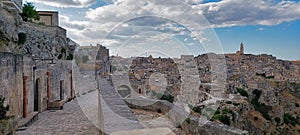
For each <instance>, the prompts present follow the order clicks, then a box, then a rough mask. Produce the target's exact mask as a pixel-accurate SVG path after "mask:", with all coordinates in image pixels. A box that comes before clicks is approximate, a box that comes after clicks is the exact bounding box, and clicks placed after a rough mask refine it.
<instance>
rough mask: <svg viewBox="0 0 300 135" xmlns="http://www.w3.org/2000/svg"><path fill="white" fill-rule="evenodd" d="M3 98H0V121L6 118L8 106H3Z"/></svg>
mask: <svg viewBox="0 0 300 135" xmlns="http://www.w3.org/2000/svg"><path fill="white" fill-rule="evenodd" d="M4 101H5V98H4V97H3V98H2V96H0V120H2V119H5V118H6V112H7V111H8V110H9V106H8V105H7V106H4Z"/></svg>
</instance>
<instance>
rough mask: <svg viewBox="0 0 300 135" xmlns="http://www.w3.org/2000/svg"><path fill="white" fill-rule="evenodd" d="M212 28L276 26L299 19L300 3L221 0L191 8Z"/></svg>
mask: <svg viewBox="0 0 300 135" xmlns="http://www.w3.org/2000/svg"><path fill="white" fill-rule="evenodd" d="M193 7H194V8H195V9H196V10H199V13H201V14H202V15H204V16H205V17H206V18H207V20H208V21H209V22H210V23H211V24H212V25H213V26H214V27H230V26H240V25H257V24H259V25H277V24H280V23H282V22H286V21H291V20H296V19H300V3H299V2H295V1H280V2H274V1H272V0H251V1H241V0H223V1H220V2H211V3H205V4H199V5H196V6H193Z"/></svg>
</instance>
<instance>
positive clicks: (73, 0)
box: [27, 0, 96, 8]
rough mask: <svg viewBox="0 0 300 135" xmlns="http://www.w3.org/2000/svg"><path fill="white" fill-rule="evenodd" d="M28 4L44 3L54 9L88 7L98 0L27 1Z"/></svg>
mask: <svg viewBox="0 0 300 135" xmlns="http://www.w3.org/2000/svg"><path fill="white" fill-rule="evenodd" d="M27 2H36V3H43V4H46V5H50V6H54V7H74V8H82V7H88V6H90V5H91V4H93V3H95V2H96V0H27Z"/></svg>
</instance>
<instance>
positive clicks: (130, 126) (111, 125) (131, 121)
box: [98, 79, 143, 134]
mask: <svg viewBox="0 0 300 135" xmlns="http://www.w3.org/2000/svg"><path fill="white" fill-rule="evenodd" d="M98 85H99V89H100V94H101V97H102V98H101V108H102V110H103V119H104V132H105V133H107V134H110V133H112V132H116V131H122V130H125V131H126V130H136V129H143V127H142V125H141V124H140V123H139V121H138V120H137V118H136V117H135V115H134V114H133V113H132V112H131V110H130V108H129V107H128V106H127V104H126V103H125V102H124V100H123V99H122V98H121V97H120V95H119V94H118V93H117V91H116V90H115V89H114V87H113V86H112V85H111V84H110V82H109V81H107V80H106V79H101V80H99V84H98Z"/></svg>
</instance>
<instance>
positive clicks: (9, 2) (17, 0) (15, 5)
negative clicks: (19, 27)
mask: <svg viewBox="0 0 300 135" xmlns="http://www.w3.org/2000/svg"><path fill="white" fill-rule="evenodd" d="M0 5H1V7H4V8H7V9H8V10H9V11H16V12H17V13H21V12H22V0H0Z"/></svg>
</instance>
